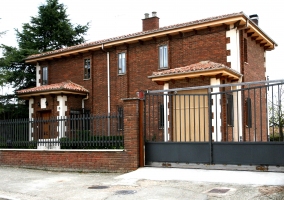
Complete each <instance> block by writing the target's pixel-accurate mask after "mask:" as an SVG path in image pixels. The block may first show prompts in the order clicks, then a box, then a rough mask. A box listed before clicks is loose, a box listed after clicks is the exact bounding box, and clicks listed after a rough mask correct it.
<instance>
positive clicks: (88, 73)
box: [84, 58, 91, 79]
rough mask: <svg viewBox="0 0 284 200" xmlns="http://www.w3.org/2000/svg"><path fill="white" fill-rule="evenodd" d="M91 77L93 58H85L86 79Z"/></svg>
mask: <svg viewBox="0 0 284 200" xmlns="http://www.w3.org/2000/svg"><path fill="white" fill-rule="evenodd" d="M90 78H91V59H90V58H87V59H84V79H90Z"/></svg>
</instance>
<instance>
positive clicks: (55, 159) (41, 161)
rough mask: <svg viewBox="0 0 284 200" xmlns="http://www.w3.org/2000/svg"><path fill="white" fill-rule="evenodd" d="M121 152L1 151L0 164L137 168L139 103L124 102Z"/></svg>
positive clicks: (110, 169)
mask: <svg viewBox="0 0 284 200" xmlns="http://www.w3.org/2000/svg"><path fill="white" fill-rule="evenodd" d="M123 103H124V147H125V148H124V151H103V150H102V151H76V150H73V151H67V150H56V151H53V150H44V151H42V150H0V165H8V166H17V167H28V168H38V169H55V170H75V171H78V170H79V171H81V170H82V171H84V170H89V171H99V172H125V171H131V170H135V169H137V168H138V166H139V104H138V103H139V102H138V100H137V99H134V100H133V99H128V100H125V101H124V102H123Z"/></svg>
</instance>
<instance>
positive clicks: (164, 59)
mask: <svg viewBox="0 0 284 200" xmlns="http://www.w3.org/2000/svg"><path fill="white" fill-rule="evenodd" d="M159 68H160V69H167V68H168V46H167V45H163V46H160V47H159Z"/></svg>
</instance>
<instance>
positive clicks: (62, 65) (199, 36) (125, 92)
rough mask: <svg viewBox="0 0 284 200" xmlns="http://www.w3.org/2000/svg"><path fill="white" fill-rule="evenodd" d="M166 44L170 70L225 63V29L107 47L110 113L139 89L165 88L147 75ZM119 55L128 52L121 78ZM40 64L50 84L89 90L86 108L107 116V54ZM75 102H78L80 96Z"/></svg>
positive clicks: (83, 55)
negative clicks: (87, 71)
mask: <svg viewBox="0 0 284 200" xmlns="http://www.w3.org/2000/svg"><path fill="white" fill-rule="evenodd" d="M164 44H167V45H168V51H169V68H177V67H183V66H187V65H190V64H194V63H197V62H200V61H204V60H211V61H214V62H219V63H223V64H226V30H225V28H224V27H222V26H221V27H215V28H211V29H204V30H198V31H196V32H195V31H191V32H188V33H184V34H183V35H175V36H169V37H160V38H155V39H153V40H149V41H144V42H141V43H139V42H137V43H132V44H122V45H120V46H116V47H112V48H108V49H106V48H105V49H104V50H107V51H108V52H109V58H110V93H111V97H110V100H111V113H113V112H116V110H117V105H121V104H122V101H121V99H122V98H132V97H136V92H138V91H140V90H156V89H163V86H161V85H157V84H156V83H155V82H152V80H151V79H149V78H148V76H150V75H152V73H153V72H156V71H158V70H159V68H158V62H159V61H158V48H159V46H160V45H164ZM120 52H125V53H126V59H127V61H126V63H127V67H126V74H125V75H118V64H117V63H118V55H117V54H118V53H120ZM85 58H91V79H90V80H83V63H84V59H85ZM40 65H41V66H48V70H49V71H48V78H49V80H48V83H49V84H53V83H59V82H63V81H66V80H71V81H73V82H74V83H77V84H79V85H82V86H84V87H85V88H86V89H87V90H89V99H88V100H86V101H85V107H86V108H90V109H91V112H92V113H93V114H106V113H107V102H108V98H107V53H106V52H105V51H102V50H97V51H92V52H88V53H84V54H80V55H74V56H70V57H65V58H58V59H55V60H52V61H48V62H47V61H46V62H41V63H40ZM200 80H201V79H200ZM201 82H202V81H201ZM203 83H204V82H203ZM208 83H209V82H208ZM206 84H207V81H206ZM193 85H195V84H192V82H191V81H189V82H185V83H183V84H178V85H175V84H172V83H170V87H171V88H172V87H184V86H187V87H189V86H193ZM73 99H74V100H76V102H77V100H78V99H80V97H78V98H77V99H76V98H73ZM73 99H72V102H70V100H71V97H70V96H68V101H67V106H68V109H70V107H71V106H73V104H74V103H75V102H74V101H73ZM78 102H79V103H78ZM78 102H77V103H76V104H78V105H79V104H80V102H81V100H78Z"/></svg>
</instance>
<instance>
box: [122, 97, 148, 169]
mask: <svg viewBox="0 0 284 200" xmlns="http://www.w3.org/2000/svg"><path fill="white" fill-rule="evenodd" d="M122 100H123V107H124V146H125V149H126V152H127V154H128V156H129V158H130V160H129V162H130V163H131V165H133V168H134V169H135V168H138V167H141V166H144V145H143V146H142V147H143V148H142V150H141V142H143V140H142V141H141V139H140V138H141V128H142V129H143V126H142V127H141V125H140V124H141V122H140V116H141V112H142V115H143V110H142V111H141V107H142V108H143V101H142V100H140V99H139V98H127V99H122ZM142 120H143V119H142ZM142 137H143V132H142ZM142 139H143V138H142ZM141 152H142V155H141ZM141 157H142V158H143V163H141Z"/></svg>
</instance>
